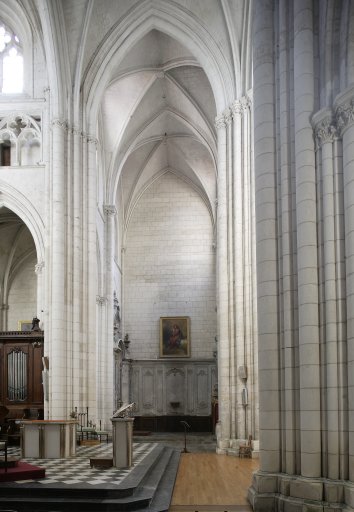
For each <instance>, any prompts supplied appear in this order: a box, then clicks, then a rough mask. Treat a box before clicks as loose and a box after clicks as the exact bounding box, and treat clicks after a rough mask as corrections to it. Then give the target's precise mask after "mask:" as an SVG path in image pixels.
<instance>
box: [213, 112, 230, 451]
mask: <svg viewBox="0 0 354 512" xmlns="http://www.w3.org/2000/svg"><path fill="white" fill-rule="evenodd" d="M216 128H217V131H218V205H217V268H216V274H217V309H218V314H217V318H218V326H217V329H218V378H219V385H218V389H219V434H218V440H217V452H218V453H225V450H226V449H227V448H228V447H229V445H230V434H231V432H230V381H229V363H230V347H229V343H230V339H229V295H228V293H229V289H228V283H229V280H228V278H229V276H228V250H227V249H228V245H227V233H228V230H227V190H226V187H227V160H226V158H227V148H226V121H225V117H224V116H223V115H221V116H219V117H218V118H217V119H216Z"/></svg>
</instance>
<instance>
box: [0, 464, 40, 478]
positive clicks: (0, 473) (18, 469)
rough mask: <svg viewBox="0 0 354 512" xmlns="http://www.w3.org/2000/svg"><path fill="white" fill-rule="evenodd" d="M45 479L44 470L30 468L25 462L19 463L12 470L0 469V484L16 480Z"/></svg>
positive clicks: (34, 467)
mask: <svg viewBox="0 0 354 512" xmlns="http://www.w3.org/2000/svg"><path fill="white" fill-rule="evenodd" d="M36 478H45V469H44V468H40V467H38V466H32V465H31V464H27V463H26V462H19V463H18V464H17V466H15V467H14V468H7V472H6V473H5V469H4V468H1V469H0V482H15V481H16V480H32V479H36Z"/></svg>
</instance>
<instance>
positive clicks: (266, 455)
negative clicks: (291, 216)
mask: <svg viewBox="0 0 354 512" xmlns="http://www.w3.org/2000/svg"><path fill="white" fill-rule="evenodd" d="M254 6H255V12H254V23H255V27H254V83H255V87H254V90H253V98H254V143H255V155H254V158H255V163H254V165H255V202H256V243H257V245H256V251H257V277H258V282H257V286H258V353H259V424H260V468H261V470H262V471H270V472H275V471H279V470H280V403H279V397H280V395H279V345H278V339H279V333H278V323H277V314H278V297H277V294H278V268H277V219H276V203H277V197H276V190H275V187H276V161H275V152H274V148H275V117H274V109H273V106H272V104H273V102H274V92H273V88H274V55H273V49H274V40H273V33H274V26H273V6H272V3H271V2H267V3H266V4H264V3H263V2H262V3H260V2H256V3H255V4H254ZM262 485H263V484H262V483H260V484H259V486H257V489H258V490H259V491H262V489H263V487H262ZM271 485H272V486H273V487H274V488H276V482H274V481H273V482H272V483H271Z"/></svg>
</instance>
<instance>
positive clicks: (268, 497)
mask: <svg viewBox="0 0 354 512" xmlns="http://www.w3.org/2000/svg"><path fill="white" fill-rule="evenodd" d="M248 501H249V502H250V504H251V506H252V508H253V510H254V511H255V512H273V511H274V512H340V511H345V512H354V484H353V483H352V482H349V481H346V480H330V479H327V478H307V477H303V476H299V475H287V474H285V473H267V472H264V471H257V472H256V473H254V475H253V479H252V485H251V487H250V488H249V489H248Z"/></svg>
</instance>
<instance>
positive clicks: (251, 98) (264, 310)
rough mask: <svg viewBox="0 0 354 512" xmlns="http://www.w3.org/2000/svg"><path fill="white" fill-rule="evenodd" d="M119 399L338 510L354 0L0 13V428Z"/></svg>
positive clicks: (351, 308) (346, 395) (91, 415)
mask: <svg viewBox="0 0 354 512" xmlns="http://www.w3.org/2000/svg"><path fill="white" fill-rule="evenodd" d="M128 404H133V405H132V406H131V407H130V409H129V417H134V429H135V431H136V432H140V433H144V432H146V431H149V432H153V433H171V434H172V433H175V432H179V431H183V425H186V424H187V425H188V428H189V429H190V430H191V432H194V433H209V434H212V435H214V436H215V440H216V446H215V453H216V454H217V455H220V456H224V455H229V456H235V455H236V456H237V454H239V453H240V446H241V447H242V446H244V445H245V443H246V445H247V446H248V445H249V446H250V448H251V452H252V456H253V457H254V458H257V459H258V458H259V469H257V470H256V471H255V473H254V474H253V477H252V478H251V479H250V481H249V485H248V490H247V489H246V490H245V492H246V493H248V500H249V503H250V506H251V507H252V508H253V510H255V511H256V512H262V511H265V512H267V511H270V512H271V511H284V512H294V511H295V512H315V511H318V512H330V511H331V512H332V511H341V510H343V511H344V510H345V511H349V510H354V2H352V1H351V0H289V1H288V0H268V1H262V0H6V1H5V0H0V425H2V426H4V425H6V426H7V427H8V426H9V425H10V424H11V426H12V428H13V429H15V430H16V427H15V425H17V424H18V423H21V421H22V420H25V422H26V421H31V420H34V419H35V420H38V421H42V422H43V425H44V423H46V422H47V423H48V424H49V423H50V422H54V423H55V422H60V421H66V422H68V425H69V424H70V422H71V421H74V420H75V421H77V423H78V425H80V427H81V428H82V427H83V426H84V427H85V428H91V427H92V426H93V425H95V426H98V425H99V429H100V431H101V432H102V433H104V432H105V433H107V432H108V434H107V435H110V436H111V435H113V437H114V435H115V434H114V432H115V430H114V429H115V428H116V427H115V426H114V422H113V426H112V417H113V415H114V413H115V412H116V411H117V410H119V409H121V408H122V407H123V408H124V407H125V406H127V405H128ZM16 422H17V423H16ZM58 424H59V423H58ZM7 427H6V428H7ZM41 428H42V427H41ZM44 428H45V427H43V429H44ZM65 428H66V427H65ZM65 428H64V427H62V429H63V430H62V431H63V432H64V431H65ZM68 428H69V430H70V428H71V427H68ZM117 428H118V427H117ZM112 429H113V430H112ZM41 432H42V431H41ZM12 435H14V436H16V435H17V436H18V432H17V433H16V431H14V432H13V433H12ZM41 435H45V434H43V432H42V434H41ZM62 435H63V436H64V434H62ZM65 435H66V434H65ZM68 435H71V434H68ZM102 435H103V434H102ZM247 443H248V444H247ZM0 444H1V443H0ZM0 449H1V446H0ZM141 450H142V454H141V457H143V455H144V457H145V456H146V457H150V456H151V454H150V455H149V453H148V449H147V448H146V451H144V450H145V448H141ZM139 456H140V455H139ZM116 457H118V455H116ZM235 479H237V475H235ZM0 485H1V484H0ZM0 509H1V505H0ZM21 510H22V509H21ZM23 510H24V509H23ZM58 510H59V509H58ZM107 510H108V509H107Z"/></svg>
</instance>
